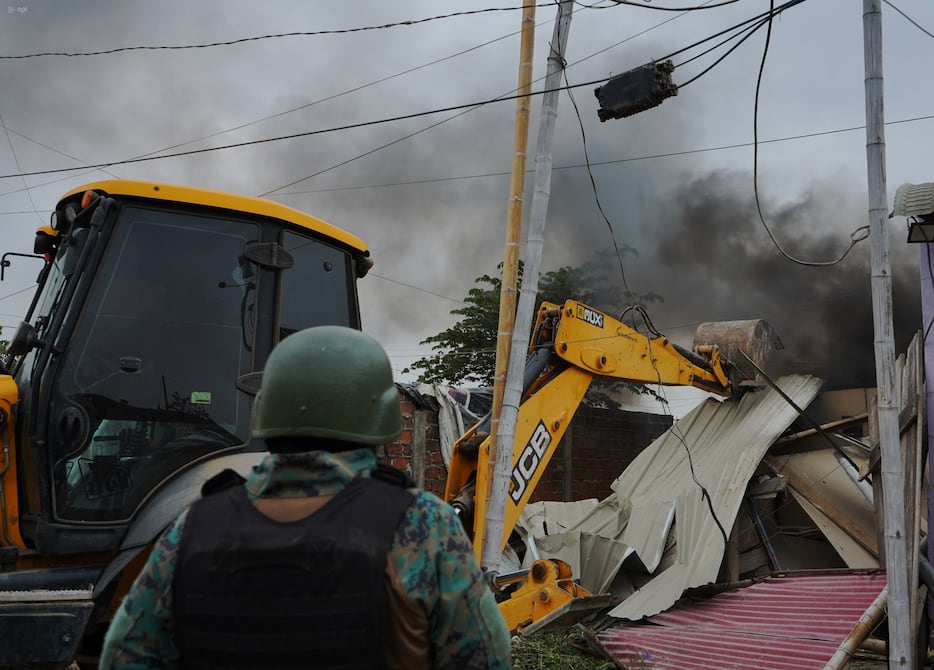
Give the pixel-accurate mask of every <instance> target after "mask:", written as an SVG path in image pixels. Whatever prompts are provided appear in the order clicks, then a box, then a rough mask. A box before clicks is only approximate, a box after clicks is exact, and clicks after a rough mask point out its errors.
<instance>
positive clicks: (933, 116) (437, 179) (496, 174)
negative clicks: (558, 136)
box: [277, 114, 934, 196]
mask: <svg viewBox="0 0 934 670" xmlns="http://www.w3.org/2000/svg"><path fill="white" fill-rule="evenodd" d="M931 119H934V114H930V115H926V116H916V117H912V118H908V119H899V120H897V121H886V122H885V125H887V126H888V125H895V124H902V123H914V122H917V121H929V120H931ZM865 128H866V127H865V126H852V127H848V128H837V129H834V130H822V131H817V132H813V133H802V134H799V135H788V136H785V137H775V138H772V139H767V140H761V139H760V140H759V144H760V145H761V144H773V143H776V142H790V141H793V140H801V139H810V138H813V137H821V136H825V135H836V134H840V133H848V132H853V131H856V130H865ZM753 144H754V143H753V142H740V143H737V144H723V145H719V146H714V147H701V148H699V149H685V150H683V151H670V152H666V153H660V154H648V155H645V156H631V157H628V158H616V159H612V160H605V161H592V162H591V163H590V166H591V167H597V166H604V165H617V164H620V163H633V162H638V161H645V160H653V159H656V158H672V157H675V156H687V155H691V154H699V153H706V152H709V151H725V150H727V149H743V148H747V147H751V146H753ZM585 167H587V164H586V163H574V164H571V165H558V166H555V167H554V168H552V169H553V170H576V169H579V168H585ZM529 171H530V172H531V170H529ZM508 174H509V173H508V172H482V173H477V174H470V175H457V176H453V177H433V178H426V179H413V180H409V181H399V182H388V183H384V184H362V185H358V186H336V187H331V188H316V189H308V190H305V191H287V192H285V193H277V196H287V195H303V194H307V193H329V192H332V191H352V190H360V189H368V188H389V187H394V186H412V185H417V184H432V183H436V182H445V181H458V180H461V179H484V178H487V177H503V176H506V175H508Z"/></svg>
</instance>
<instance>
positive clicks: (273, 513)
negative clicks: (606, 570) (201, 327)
mask: <svg viewBox="0 0 934 670" xmlns="http://www.w3.org/2000/svg"><path fill="white" fill-rule="evenodd" d="M253 422H254V424H253V436H254V438H257V439H263V440H265V441H266V445H267V446H268V448H269V451H270V454H269V455H268V456H266V457H265V458H264V459H263V461H262V462H261V463H260V464H259V465H258V466H256V467H255V468H254V469H253V471H252V473H251V474H250V476H249V478H248V479H247V480H246V482H245V484H244V485H237V486H234V487H231V488H228V489H226V490H224V491H222V492H220V493H215V494H213V495H208V496H206V497H204V498H202V499H201V500H199V501H198V502H196V503H195V504H194V505H192V507H191V508H189V510H187V511H186V512H183V513H182V514H181V515H179V517H178V518H177V519H176V520H175V521H174V522H173V523H172V524H171V525H170V526H169V527H168V528H167V529H166V531H165V533H164V534H163V535H162V536H161V537H160V539H159V540H158V542H157V544H156V546H155V548H154V550H153V552H152V554H151V555H150V557H149V560H148V561H147V563H146V565H145V567H144V569H143V571H142V572H141V573H140V575H139V577H138V578H137V579H136V581H135V583H134V584H133V586H132V588H131V589H130V592H129V593H128V594H127V597H126V598H125V599H124V601H123V603H122V605H121V607H120V609H119V610H118V612H117V614H116V616H115V618H114V620H113V622H112V623H111V626H110V629H109V630H108V632H107V636H106V640H105V642H104V651H103V655H102V658H101V663H100V667H101V668H102V670H110V669H111V668H114V669H118V670H119V669H123V668H174V667H184V668H201V667H213V668H302V667H309V668H311V667H314V668H340V667H345V666H348V667H350V666H352V667H354V668H406V669H408V670H412V669H418V668H491V669H492V668H497V669H498V668H509V667H511V665H510V639H509V633H508V631H507V629H506V625H505V623H504V621H503V618H502V616H501V614H500V612H499V608H498V607H497V605H496V602H495V600H494V598H493V595H492V593H491V592H490V590H489V588H488V587H487V585H486V583H485V581H484V579H483V575H482V573H481V572H480V570H479V568H478V567H477V563H476V561H475V559H474V555H473V550H472V548H471V544H470V541H469V540H468V538H467V536H466V534H465V533H464V530H463V528H462V526H461V522H460V521H459V519H458V518H457V517H456V516H455V515H454V513H453V510H452V508H451V507H449V506H448V505H447V504H445V503H443V502H442V501H441V500H439V499H438V498H436V497H435V496H433V495H431V494H429V493H426V492H424V491H421V490H418V489H414V488H412V486H413V484H412V482H411V480H410V479H408V477H407V476H406V475H404V474H403V473H401V472H399V471H397V470H393V469H391V468H388V467H385V466H380V465H377V463H376V457H375V453H374V448H375V446H377V445H380V444H386V443H388V442H391V441H392V440H394V439H395V438H396V437H398V436H399V434H400V433H401V431H402V412H401V407H400V404H399V397H398V391H397V390H396V388H395V386H394V384H393V381H392V372H391V369H390V367H389V360H388V358H387V356H386V354H385V352H384V351H383V350H382V348H381V347H380V345H379V344H378V343H377V342H376V341H375V340H373V339H372V338H371V337H369V336H368V335H365V334H364V333H362V332H360V331H357V330H353V329H350V328H343V327H338V326H319V327H315V328H309V329H307V330H303V331H299V332H297V333H295V334H293V335H291V336H289V337H288V338H287V339H285V340H283V341H282V343H281V344H279V345H278V346H277V347H276V348H275V349H274V350H273V352H272V353H271V355H270V356H269V360H268V363H267V365H266V370H265V373H264V377H263V383H262V387H261V389H260V391H259V393H258V394H257V397H256V402H255V406H254V416H253Z"/></svg>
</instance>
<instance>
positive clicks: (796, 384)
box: [569, 375, 821, 621]
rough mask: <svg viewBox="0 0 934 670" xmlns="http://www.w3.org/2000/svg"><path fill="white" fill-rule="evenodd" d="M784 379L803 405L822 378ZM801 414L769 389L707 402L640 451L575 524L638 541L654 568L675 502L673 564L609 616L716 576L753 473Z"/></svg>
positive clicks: (624, 614) (662, 604) (633, 613)
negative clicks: (610, 492) (608, 492)
mask: <svg viewBox="0 0 934 670" xmlns="http://www.w3.org/2000/svg"><path fill="white" fill-rule="evenodd" d="M778 385H779V386H780V387H781V389H782V391H783V392H784V393H785V394H786V395H787V396H788V397H790V398H791V399H792V401H793V402H794V404H796V405H797V406H799V407H806V406H807V405H808V404H810V402H811V401H812V400H813V399H814V397H815V396H816V395H817V392H818V391H819V390H820V385H821V381H820V380H819V379H817V378H815V377H811V376H807V375H788V376H786V377H782V378H781V379H779V380H778ZM797 416H798V412H797V411H796V410H795V409H794V407H792V406H791V405H790V404H789V403H788V401H787V400H786V399H785V398H783V397H782V395H781V394H780V393H778V392H776V391H775V390H774V389H771V388H765V389H762V390H760V391H754V392H750V393H746V394H744V395H743V396H742V397H741V398H740V399H739V400H738V401H735V400H734V401H728V402H718V401H716V400H712V399H711V400H707V401H706V402H705V403H703V404H701V405H700V406H698V407H697V408H695V409H694V410H693V411H691V412H690V413H689V414H688V415H686V416H685V417H684V418H683V419H681V420H680V421H678V422H677V423H675V424H674V425H673V426H672V427H671V428H670V429H669V430H668V431H667V432H666V433H665V434H663V435H662V436H661V437H659V438H658V439H657V440H655V442H653V443H652V444H651V445H650V446H649V447H648V448H646V449H645V450H644V451H643V452H642V453H640V454H639V455H638V456H637V457H636V458H635V459H634V460H633V462H632V463H631V464H630V465H629V467H628V468H626V470H625V472H623V474H622V475H620V477H619V478H617V480H616V481H615V482H614V484H613V489H614V494H613V495H612V496H610V497H609V498H607V499H605V500H603V501H601V502H600V504H599V505H597V507H595V508H594V510H593V511H592V512H591V513H589V514H588V515H587V516H585V517H583V518H582V519H581V521H580V522H579V523H578V524H577V526H576V527H575V528H570V529H569V530H580V531H582V532H590V533H594V534H598V535H602V536H604V537H609V538H610V539H614V540H617V541H620V542H622V543H624V544H627V545H629V546H631V547H632V548H633V549H634V550H635V552H636V554H637V555H638V557H639V558H640V559H641V561H642V564H643V565H644V566H645V569H646V571H648V572H650V573H653V572H655V571H656V569H657V568H658V567H659V565H660V560H661V551H660V548H663V547H664V543H665V540H666V538H667V536H668V526H667V525H666V523H663V519H668V518H669V517H668V512H669V510H670V509H671V508H672V507H673V508H674V510H675V514H674V517H675V538H676V541H677V555H676V557H675V562H674V564H673V565H671V566H669V567H667V568H666V569H664V570H662V571H660V572H657V573H656V574H654V576H653V578H652V579H651V580H650V581H649V582H648V583H647V584H646V585H645V586H643V587H642V588H641V589H640V590H639V591H636V592H635V593H634V594H632V595H630V596H629V597H627V598H626V599H625V600H623V601H622V603H620V605H619V606H618V607H616V608H615V609H613V610H612V611H611V615H612V616H615V617H619V618H621V619H630V620H634V621H636V620H639V619H641V618H642V617H644V616H650V615H652V614H657V613H658V612H661V611H663V610H665V609H666V608H668V607H671V605H672V604H674V603H675V602H676V601H677V600H678V598H679V597H680V596H681V594H682V593H683V592H684V591H685V590H686V589H688V588H691V587H695V586H701V585H703V584H708V583H711V582H713V581H715V580H716V578H717V572H718V570H719V568H720V562H721V559H722V558H723V551H724V547H725V544H726V543H725V541H724V534H725V533H728V532H729V529H730V528H731V527H732V525H733V521H734V519H735V518H736V513H737V511H738V510H739V506H740V504H741V503H742V499H743V494H744V492H745V490H746V485H747V484H748V483H749V478H750V477H751V476H752V474H753V472H755V469H756V468H757V467H758V465H759V463H760V462H761V460H762V457H763V455H764V454H765V453H766V451H767V450H768V448H769V446H771V444H772V443H773V442H774V441H775V439H777V438H778V436H779V435H781V433H782V431H784V430H785V429H786V428H787V427H788V426H789V425H790V424H791V423H792V422H793V421H794V419H795V418H796V417H797ZM708 493H709V496H710V506H708V504H707V500H706V499H705V498H706V494H708ZM711 506H712V507H713V509H714V511H715V513H716V517H714V516H712V515H711V510H710V507H711ZM663 512H665V513H664V514H663ZM614 515H615V516H614ZM630 560H631V559H630ZM627 565H629V563H628V562H627Z"/></svg>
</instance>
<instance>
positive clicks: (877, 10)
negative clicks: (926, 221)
mask: <svg viewBox="0 0 934 670" xmlns="http://www.w3.org/2000/svg"><path fill="white" fill-rule="evenodd" d="M863 46H864V60H865V73H866V166H867V172H868V179H869V235H870V242H871V246H872V277H871V285H870V286H871V289H872V315H873V332H874V336H875V353H876V393H877V396H878V421H879V442H880V448H881V452H882V490H883V505H884V512H885V571H886V580H887V582H888V594H889V608H888V615H889V668H909V667H914V664H913V662H912V654H913V652H912V649H913V645H912V641H911V637H912V635H911V607H910V598H911V594H910V593H909V588H908V585H909V583H910V580H909V575H908V531H907V528H906V527H905V509H904V500H905V472H904V466H903V464H902V457H901V453H900V447H899V426H898V389H897V388H896V386H895V338H894V335H893V332H894V328H893V325H892V274H891V267H890V263H889V238H888V230H887V225H886V224H887V222H888V215H887V210H888V197H887V195H886V184H885V115H884V110H883V104H882V90H883V87H882V82H883V78H882V0H863Z"/></svg>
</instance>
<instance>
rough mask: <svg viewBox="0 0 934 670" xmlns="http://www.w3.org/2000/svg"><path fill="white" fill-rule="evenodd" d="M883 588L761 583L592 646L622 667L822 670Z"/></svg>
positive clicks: (611, 634)
mask: <svg viewBox="0 0 934 670" xmlns="http://www.w3.org/2000/svg"><path fill="white" fill-rule="evenodd" d="M884 587H885V574H884V573H882V572H879V571H875V572H849V571H834V572H826V573H820V574H800V575H782V576H776V577H768V578H765V579H763V580H761V581H759V582H757V583H755V584H753V585H751V586H749V587H746V588H742V589H735V590H732V591H727V592H725V593H721V594H719V595H716V596H714V597H712V598H710V599H708V600H705V601H702V602H697V603H692V604H688V605H682V606H678V607H673V608H672V609H670V610H668V611H666V612H662V613H661V614H657V615H655V616H653V617H650V618H649V619H648V620H647V621H646V622H644V623H630V624H623V625H620V626H617V627H614V628H611V629H608V630H605V631H602V632H601V633H599V635H598V638H599V640H600V643H601V644H602V645H603V646H604V647H605V648H606V650H607V651H608V652H609V653H610V654H612V656H613V657H614V658H615V659H616V660H617V661H619V662H620V663H622V664H623V666H624V667H635V668H638V667H650V668H653V669H654V670H694V669H698V670H709V669H710V668H730V669H732V670H747V669H748V670H786V669H787V670H809V669H812V668H814V669H822V668H823V667H824V666H825V664H826V663H827V661H828V660H830V658H831V656H833V654H834V652H835V651H836V650H837V648H838V647H839V646H840V644H841V643H842V642H843V641H844V640H845V639H846V637H847V636H848V635H849V633H850V631H851V630H852V629H853V627H854V626H855V625H856V623H857V621H858V620H859V618H860V616H862V614H863V613H864V612H865V611H866V610H867V609H868V608H869V606H870V605H871V604H872V602H873V601H874V600H875V598H876V597H877V596H878V595H879V593H881V591H882V589H883V588H884ZM640 663H641V665H640Z"/></svg>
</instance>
